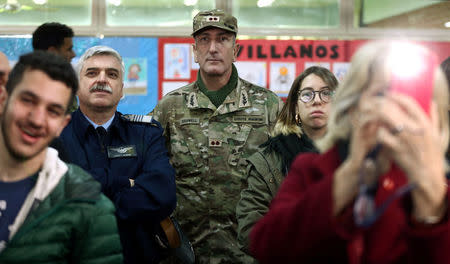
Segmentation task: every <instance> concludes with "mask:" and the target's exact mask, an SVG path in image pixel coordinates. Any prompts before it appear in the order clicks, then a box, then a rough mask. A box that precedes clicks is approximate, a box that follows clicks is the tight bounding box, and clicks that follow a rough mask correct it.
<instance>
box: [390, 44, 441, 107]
mask: <svg viewBox="0 0 450 264" xmlns="http://www.w3.org/2000/svg"><path fill="white" fill-rule="evenodd" d="M392 52H395V53H397V54H395V53H393V54H392V59H394V60H401V61H397V62H395V63H393V64H392V65H394V66H392V68H391V73H392V74H391V83H390V90H391V91H393V92H398V93H402V94H406V95H409V96H411V97H412V98H414V99H415V100H416V101H417V102H418V103H419V105H420V106H421V107H422V108H423V110H424V111H425V113H426V114H427V115H429V114H430V105H431V100H432V97H433V84H434V72H435V70H436V67H437V66H438V60H437V57H436V55H435V54H434V53H432V52H431V51H429V50H427V49H425V48H424V47H421V46H419V45H414V44H411V46H408V45H406V46H404V47H398V48H397V49H393V50H392Z"/></svg>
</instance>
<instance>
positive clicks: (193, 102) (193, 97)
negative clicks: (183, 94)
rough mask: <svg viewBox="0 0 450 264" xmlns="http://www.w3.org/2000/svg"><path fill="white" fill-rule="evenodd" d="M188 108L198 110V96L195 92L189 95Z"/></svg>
mask: <svg viewBox="0 0 450 264" xmlns="http://www.w3.org/2000/svg"><path fill="white" fill-rule="evenodd" d="M187 107H188V108H197V107H198V101H197V94H196V93H195V92H191V93H189V95H188V100H187Z"/></svg>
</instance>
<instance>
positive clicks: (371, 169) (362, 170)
mask: <svg viewBox="0 0 450 264" xmlns="http://www.w3.org/2000/svg"><path fill="white" fill-rule="evenodd" d="M447 89H448V88H447V82H446V80H445V77H444V75H443V73H442V71H441V70H440V68H439V64H438V62H437V58H436V56H434V54H433V53H432V52H431V51H429V50H427V49H426V48H424V47H423V46H420V45H418V44H413V43H408V42H398V41H387V40H384V41H373V42H368V43H366V44H364V45H363V46H362V47H361V48H360V49H359V50H358V51H357V52H356V53H355V54H354V56H353V58H352V62H351V66H350V68H349V71H348V73H347V75H346V76H345V79H344V81H343V82H342V83H341V84H340V86H339V88H338V89H337V91H336V93H335V95H334V97H333V101H332V105H331V115H330V120H329V123H328V131H327V134H326V135H325V136H324V138H322V139H321V140H320V141H319V142H318V147H319V148H320V150H321V152H322V153H321V154H304V155H301V156H299V157H298V158H297V159H296V160H295V161H294V162H293V163H292V165H291V168H290V170H289V174H288V176H287V177H286V179H285V180H284V181H283V184H282V185H281V187H280V189H279V191H278V193H277V196H276V197H275V198H274V199H273V201H272V203H271V206H270V210H269V212H267V214H266V215H265V216H264V217H263V218H262V219H261V220H260V221H259V222H258V223H257V224H256V225H255V226H254V228H253V229H252V232H251V234H250V251H251V252H252V253H253V255H254V256H256V259H257V260H258V261H259V262H260V263H302V264H308V263H314V264H320V263H352V264H357V263H367V264H374V263H383V264H385V263H390V264H407V263H409V264H411V263H417V264H419V263H427V264H429V263H436V264H437V263H450V250H449V249H450V220H449V208H448V204H449V201H450V195H449V193H450V192H449V187H448V181H447V179H446V177H445V174H446V162H445V151H446V148H447V145H448V141H449V126H448V113H447V106H448V99H449V96H448V90H447Z"/></svg>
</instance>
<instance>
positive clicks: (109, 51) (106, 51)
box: [76, 46, 125, 76]
mask: <svg viewBox="0 0 450 264" xmlns="http://www.w3.org/2000/svg"><path fill="white" fill-rule="evenodd" d="M97 55H110V56H113V57H115V58H116V59H117V60H118V61H119V63H120V65H121V67H120V69H121V70H122V76H124V75H125V64H124V63H123V60H122V56H120V54H119V52H117V51H116V50H115V49H113V48H110V47H108V46H94V47H91V48H89V49H88V50H86V51H85V52H84V53H83V55H81V57H80V59H79V60H78V63H77V65H76V71H77V73H78V76H80V74H81V70H82V69H83V66H84V63H85V62H86V60H88V59H89V58H90V57H93V56H97Z"/></svg>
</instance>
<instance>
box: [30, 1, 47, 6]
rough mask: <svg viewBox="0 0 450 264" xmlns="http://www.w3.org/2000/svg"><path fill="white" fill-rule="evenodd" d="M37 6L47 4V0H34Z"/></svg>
mask: <svg viewBox="0 0 450 264" xmlns="http://www.w3.org/2000/svg"><path fill="white" fill-rule="evenodd" d="M33 2H34V3H35V4H36V5H43V4H47V0H33Z"/></svg>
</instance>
